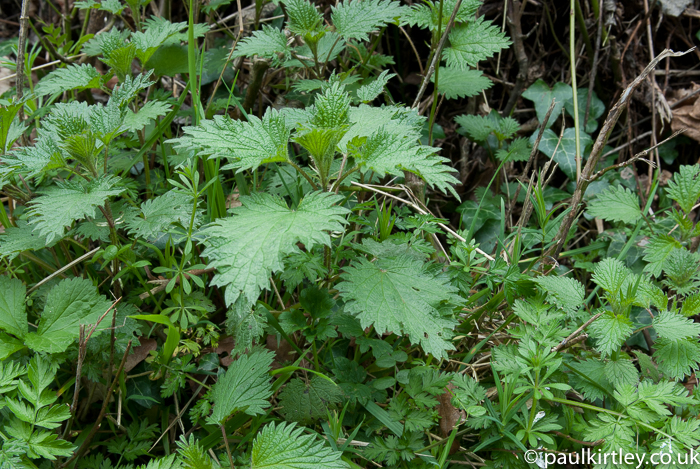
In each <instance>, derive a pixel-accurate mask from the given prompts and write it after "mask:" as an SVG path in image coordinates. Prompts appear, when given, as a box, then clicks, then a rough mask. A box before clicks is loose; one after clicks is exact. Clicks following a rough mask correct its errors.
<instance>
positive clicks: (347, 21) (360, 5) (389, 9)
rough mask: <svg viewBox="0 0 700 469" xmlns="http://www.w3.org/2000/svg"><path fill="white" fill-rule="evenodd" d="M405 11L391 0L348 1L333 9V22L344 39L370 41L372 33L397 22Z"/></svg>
mask: <svg viewBox="0 0 700 469" xmlns="http://www.w3.org/2000/svg"><path fill="white" fill-rule="evenodd" d="M405 10H406V7H404V6H401V4H400V3H399V2H394V1H390V0H348V1H344V2H342V3H339V4H338V6H332V7H331V20H332V21H333V26H335V29H336V31H337V32H338V34H340V36H341V37H342V38H343V39H345V40H351V39H355V40H358V41H368V40H369V34H370V33H372V32H375V31H377V30H378V29H379V28H381V27H383V26H385V25H386V24H388V23H394V22H396V20H397V19H398V18H400V17H401V15H402V14H403V13H404V11H405Z"/></svg>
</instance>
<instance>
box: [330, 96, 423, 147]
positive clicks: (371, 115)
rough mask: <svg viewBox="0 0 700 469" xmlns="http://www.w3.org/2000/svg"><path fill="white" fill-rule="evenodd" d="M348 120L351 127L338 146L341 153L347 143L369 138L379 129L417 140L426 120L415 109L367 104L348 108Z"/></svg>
mask: <svg viewBox="0 0 700 469" xmlns="http://www.w3.org/2000/svg"><path fill="white" fill-rule="evenodd" d="M349 119H350V123H351V124H352V126H351V127H350V129H349V130H348V131H347V133H346V134H345V136H344V137H343V139H342V140H341V141H340V143H339V144H338V147H339V148H340V149H341V150H342V151H346V149H347V146H348V143H349V142H350V141H351V140H352V139H354V138H355V137H370V136H372V135H373V134H374V133H375V132H377V129H378V128H380V127H383V128H384V130H385V131H387V132H389V133H390V134H393V135H398V136H401V137H406V138H409V139H412V140H418V139H419V138H420V136H421V132H422V129H423V123H424V122H425V120H426V119H425V117H422V116H419V115H418V113H417V112H416V110H415V109H410V108H405V107H400V106H380V107H374V106H368V105H367V104H360V105H359V106H357V107H350V113H349Z"/></svg>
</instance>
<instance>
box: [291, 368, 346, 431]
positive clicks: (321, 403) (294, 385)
mask: <svg viewBox="0 0 700 469" xmlns="http://www.w3.org/2000/svg"><path fill="white" fill-rule="evenodd" d="M342 397H343V391H342V390H341V389H340V388H339V387H338V385H337V384H335V383H332V382H330V381H328V380H327V379H325V378H321V377H320V376H313V377H312V378H311V379H310V380H309V382H308V383H306V382H305V381H304V380H302V379H301V378H294V379H293V380H291V381H290V382H289V384H287V386H285V388H284V389H283V390H282V392H281V393H280V395H279V400H280V405H281V406H282V408H281V409H280V413H282V415H284V419H285V420H286V421H288V422H299V423H303V424H310V423H312V422H313V421H314V420H317V419H320V418H326V417H327V415H328V414H327V411H328V410H329V409H332V408H333V407H335V404H337V403H339V402H340V401H341V400H342Z"/></svg>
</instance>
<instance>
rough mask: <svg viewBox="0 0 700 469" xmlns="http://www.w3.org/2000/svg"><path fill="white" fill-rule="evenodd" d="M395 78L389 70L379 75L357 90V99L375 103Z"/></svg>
mask: <svg viewBox="0 0 700 469" xmlns="http://www.w3.org/2000/svg"><path fill="white" fill-rule="evenodd" d="M362 3H364V2H362ZM395 76H396V74H395V73H392V74H389V70H384V71H383V72H382V73H381V75H379V76H378V77H377V78H376V79H375V80H374V81H372V82H371V83H369V84H367V85H363V86H361V87H360V88H359V89H358V90H357V98H358V99H359V100H360V101H362V102H365V103H366V102H369V101H373V100H374V99H375V98H376V97H377V96H379V95H380V94H381V93H382V91H384V87H385V86H386V84H387V83H388V82H389V80H390V79H392V78H393V77H395Z"/></svg>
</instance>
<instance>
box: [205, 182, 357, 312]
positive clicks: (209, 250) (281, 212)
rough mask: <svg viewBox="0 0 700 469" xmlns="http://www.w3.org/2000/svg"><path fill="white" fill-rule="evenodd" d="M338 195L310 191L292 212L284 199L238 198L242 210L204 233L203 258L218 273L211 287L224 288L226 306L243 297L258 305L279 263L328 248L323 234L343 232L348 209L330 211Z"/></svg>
mask: <svg viewBox="0 0 700 469" xmlns="http://www.w3.org/2000/svg"><path fill="white" fill-rule="evenodd" d="M341 199H342V196H337V195H332V194H328V193H321V192H312V193H310V194H307V195H306V197H305V198H304V199H303V200H302V201H301V202H300V203H299V206H298V207H297V208H296V209H294V210H291V209H290V208H289V207H288V206H287V204H286V203H285V202H284V200H283V199H281V198H279V197H276V196H272V195H269V194H263V193H255V194H252V195H250V196H247V197H241V203H242V204H243V206H241V207H237V208H234V209H231V211H230V212H231V213H232V214H233V215H234V216H232V217H229V218H224V219H219V220H217V221H215V222H214V223H213V224H212V225H211V226H209V227H208V228H206V229H205V230H203V234H204V235H205V236H206V239H205V240H204V244H205V246H206V249H205V251H204V252H203V255H204V256H205V257H208V258H209V260H210V263H209V266H210V267H214V268H216V269H217V274H216V275H215V276H214V278H213V279H212V281H211V285H217V286H220V287H223V286H226V287H227V288H226V302H227V304H229V305H231V304H233V303H234V302H235V301H236V300H237V299H238V297H239V296H240V295H241V293H242V294H244V295H245V297H246V298H247V299H248V300H249V301H250V302H254V301H256V300H257V298H258V295H259V293H260V290H261V289H264V288H265V289H266V288H269V284H270V274H271V273H272V272H277V271H280V270H282V268H283V264H282V260H283V259H284V256H285V255H287V254H291V253H292V252H295V251H296V250H298V247H297V243H302V244H304V247H305V248H306V250H311V249H312V248H313V247H314V246H315V245H318V244H323V245H326V246H329V245H330V237H329V236H328V234H327V233H326V231H341V230H342V229H343V225H344V224H345V223H346V221H345V219H344V218H343V217H344V216H345V215H346V214H347V213H348V210H347V209H345V208H343V207H337V206H334V204H335V203H337V202H338V201H340V200H341Z"/></svg>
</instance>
